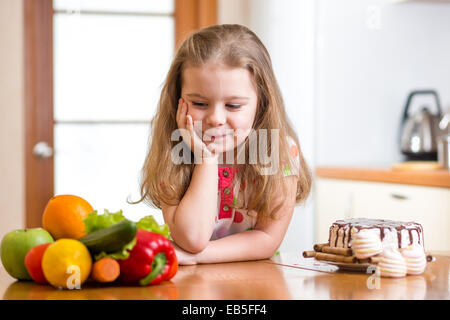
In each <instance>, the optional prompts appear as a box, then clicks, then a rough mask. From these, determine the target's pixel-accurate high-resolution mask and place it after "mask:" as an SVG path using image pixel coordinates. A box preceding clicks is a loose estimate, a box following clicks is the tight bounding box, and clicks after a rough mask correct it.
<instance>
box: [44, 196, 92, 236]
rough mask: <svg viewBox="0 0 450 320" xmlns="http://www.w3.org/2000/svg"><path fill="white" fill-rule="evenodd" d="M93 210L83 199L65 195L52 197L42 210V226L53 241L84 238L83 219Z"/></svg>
mask: <svg viewBox="0 0 450 320" xmlns="http://www.w3.org/2000/svg"><path fill="white" fill-rule="evenodd" d="M93 210H94V209H93V208H92V206H91V205H90V204H89V202H87V201H86V200H85V199H83V198H81V197H78V196H75V195H70V194H65V195H57V196H54V197H52V198H51V199H50V200H49V202H48V203H47V206H46V207H45V209H44V214H43V215H42V226H43V227H44V229H45V230H47V231H48V232H50V234H51V235H52V237H53V238H54V239H55V240H58V239H61V238H70V239H80V238H81V237H83V236H85V235H86V233H85V229H86V227H85V225H84V222H83V219H84V218H86V217H87V216H88V215H89V213H91V212H92V211H93Z"/></svg>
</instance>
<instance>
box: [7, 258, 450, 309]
mask: <svg viewBox="0 0 450 320" xmlns="http://www.w3.org/2000/svg"><path fill="white" fill-rule="evenodd" d="M435 257H436V261H434V262H431V263H428V265H427V269H426V271H425V273H423V274H422V275H420V276H407V277H405V278H401V279H387V278H382V279H375V278H374V275H372V274H366V273H357V272H344V271H342V270H337V268H336V267H334V266H329V265H326V264H323V263H320V262H316V261H315V260H314V259H311V258H310V259H305V258H303V257H302V256H301V253H300V252H298V253H290V252H288V253H281V254H280V255H278V256H276V257H273V258H272V259H270V260H260V261H252V262H235V263H223V264H210V265H195V266H181V267H180V269H179V271H178V273H177V274H176V276H175V277H174V278H173V279H172V281H170V282H165V283H162V284H160V285H157V286H150V287H119V286H113V285H97V284H94V283H88V284H83V286H82V289H81V290H57V289H54V288H53V287H51V286H45V285H38V284H36V283H33V282H30V281H15V280H14V279H13V278H11V277H10V276H9V275H8V274H7V273H6V271H5V269H4V268H3V267H2V268H0V297H2V298H3V299H39V300H47V299H49V300H52V299H58V300H66V299H94V300H97V299H123V300H127V299H133V300H141V299H182V300H188V299H189V300H190V299H192V300H195V299H236V300H241V299H255V300H265V299H446V300H448V299H450V287H449V286H450V255H438V254H435ZM311 269H315V270H311ZM377 281H378V282H377ZM377 283H378V284H379V287H378V289H377ZM371 288H372V289H371Z"/></svg>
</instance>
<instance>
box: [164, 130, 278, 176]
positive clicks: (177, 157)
mask: <svg viewBox="0 0 450 320" xmlns="http://www.w3.org/2000/svg"><path fill="white" fill-rule="evenodd" d="M201 125H202V124H201V121H195V122H194V133H193V134H194V135H197V137H192V135H191V133H190V131H189V130H187V129H176V130H174V131H173V132H172V134H171V137H170V139H171V141H175V142H179V143H177V144H176V145H175V146H174V147H173V148H172V150H171V160H172V162H173V163H174V164H177V165H178V164H182V163H184V164H192V163H195V164H198V163H202V162H203V161H205V157H204V156H205V152H206V153H207V152H208V151H207V150H205V148H203V149H202V147H201V145H202V144H203V145H205V144H204V143H205V142H210V143H211V144H214V145H215V146H218V145H220V146H221V147H222V150H218V153H217V160H218V162H219V163H223V164H227V165H232V164H257V163H259V164H261V165H262V166H263V167H262V168H261V174H262V175H273V174H276V173H277V172H278V169H279V149H280V148H279V145H280V143H279V141H280V140H279V139H280V130H279V129H270V130H268V129H258V130H255V129H247V130H243V129H237V130H233V129H227V130H225V131H221V132H217V131H216V130H215V129H208V130H205V131H204V132H203V131H202V128H201ZM216 135H217V136H220V138H219V139H220V141H219V142H217V139H215V136H216ZM269 135H270V140H269ZM246 137H248V159H246V152H245V143H243V141H241V142H240V144H239V145H238V143H239V142H238V141H239V140H240V139H241V140H245V138H246ZM196 139H197V143H196V142H195V140H196ZM190 141H194V142H193V146H192V147H191V143H190ZM219 149H220V148H219ZM222 151H223V152H222ZM269 153H270V154H269ZM193 154H194V156H193Z"/></svg>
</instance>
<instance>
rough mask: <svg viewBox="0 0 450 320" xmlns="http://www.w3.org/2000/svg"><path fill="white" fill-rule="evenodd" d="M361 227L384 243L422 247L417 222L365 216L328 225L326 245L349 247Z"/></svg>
mask: <svg viewBox="0 0 450 320" xmlns="http://www.w3.org/2000/svg"><path fill="white" fill-rule="evenodd" d="M362 229H372V230H373V232H374V233H375V234H376V235H378V236H379V237H380V240H381V242H383V243H384V244H385V245H386V244H389V245H392V246H397V248H399V249H402V248H406V247H407V246H409V245H412V244H419V245H421V246H422V247H424V239H423V228H422V226H421V225H420V224H419V223H416V222H401V221H393V220H383V219H367V218H355V219H344V220H337V221H336V222H334V223H333V224H332V225H331V227H330V234H329V238H328V245H329V246H330V247H336V248H351V247H352V239H354V236H355V235H356V233H358V232H359V231H360V230H362Z"/></svg>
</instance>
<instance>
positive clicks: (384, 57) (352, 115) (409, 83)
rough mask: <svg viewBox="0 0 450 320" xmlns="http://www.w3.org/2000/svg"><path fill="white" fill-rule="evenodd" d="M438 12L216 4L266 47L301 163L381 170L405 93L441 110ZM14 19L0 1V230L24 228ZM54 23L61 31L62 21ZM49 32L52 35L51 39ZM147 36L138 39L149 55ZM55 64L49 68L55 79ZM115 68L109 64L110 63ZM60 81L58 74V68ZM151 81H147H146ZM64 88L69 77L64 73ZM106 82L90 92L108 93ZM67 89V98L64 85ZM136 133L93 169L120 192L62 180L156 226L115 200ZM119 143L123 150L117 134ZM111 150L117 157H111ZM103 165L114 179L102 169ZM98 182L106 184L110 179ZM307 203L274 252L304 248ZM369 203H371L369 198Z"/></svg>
mask: <svg viewBox="0 0 450 320" xmlns="http://www.w3.org/2000/svg"><path fill="white" fill-rule="evenodd" d="M61 2H64V1H61ZM168 2H171V1H169V0H168ZM169 7H170V5H169ZM449 17H450V1H426V0H423V1H402V2H398V1H392V0H383V1H381V0H338V1H336V0H316V1H314V0H301V1H299V0H283V1H278V0H218V23H239V24H243V25H246V26H248V27H249V28H251V29H252V30H253V31H254V32H255V33H256V34H257V35H258V36H259V37H260V38H261V39H262V41H263V42H264V43H265V44H266V46H267V48H268V50H269V52H270V53H271V56H272V60H273V65H274V68H275V73H276V75H277V77H278V81H279V84H280V87H281V90H282V92H283V96H284V100H285V103H286V108H287V109H288V114H289V115H290V117H291V120H292V122H293V123H294V125H295V127H296V129H297V133H298V136H299V139H300V142H301V144H302V149H303V152H304V154H305V157H306V159H307V161H308V163H309V164H310V166H311V169H312V170H314V169H315V168H317V167H320V166H353V167H386V168H388V167H389V166H390V165H391V164H392V163H395V162H399V161H401V160H402V159H403V158H402V155H401V153H400V151H399V146H398V133H399V126H400V119H401V115H402V112H403V108H404V104H405V100H406V97H407V95H408V93H409V92H410V91H411V90H414V89H429V88H432V89H435V90H436V91H437V92H438V93H439V95H440V99H441V104H442V107H443V108H445V109H449V108H450V59H449V56H450V41H449V39H450V19H449ZM23 19H24V17H23V2H22V1H21V0H0V48H1V50H0V112H1V113H0V137H1V138H0V150H1V159H0V177H1V178H0V205H1V207H0V217H1V224H0V237H2V236H3V235H4V234H5V233H6V232H8V231H9V230H12V229H17V228H21V227H23V226H24V225H25V214H24V211H25V209H24V208H25V203H24V201H25V193H24V192H25V184H24V183H25V182H24V181H25V171H24V161H25V159H24V139H25V138H24V133H25V132H24V114H25V105H24V98H23V90H24V78H23V71H24V66H23V32H24V30H23ZM60 25H61V29H60V30H63V27H64V22H61V24H60ZM66 27H67V25H66ZM168 28H170V25H169V26H168ZM57 36H58V34H57V33H55V39H57ZM154 36H155V37H157V36H158V35H157V34H154ZM146 38H147V39H148V38H149V37H146ZM61 41H62V42H63V40H61ZM146 41H147V40H146ZM152 41H153V40H151V39H150V40H148V42H147V44H146V48H148V50H150V51H152V45H153V44H154V43H153V42H152ZM158 41H164V40H163V39H162V40H158ZM62 42H61V43H62ZM158 43H159V44H161V42H158ZM75 44H76V43H75ZM56 45H57V44H55V46H56ZM65 45H66V46H61V47H55V50H56V48H59V49H58V50H61V51H60V52H63V51H64V50H66V51H68V52H69V51H70V45H74V43H72V44H71V43H70V42H69V43H66V44H65ZM162 47H164V45H162ZM164 48H165V49H160V48H159V46H158V47H157V50H155V51H158V50H159V52H160V53H161V52H162V54H161V55H164V52H166V51H163V50H166V49H167V48H169V49H170V47H168V46H165V47H164ZM75 49H76V48H75ZM153 50H154V48H153ZM75 54H76V53H75ZM92 54H95V52H92ZM161 55H157V56H155V59H161V60H164V61H161V63H160V65H161V66H162V67H161V70H165V68H163V67H165V66H167V64H168V63H169V61H170V57H167V55H166V56H165V57H161ZM158 57H160V58H158ZM55 59H57V56H56V57H55ZM55 61H56V60H55ZM130 63H131V62H130ZM58 70H59V69H58V67H56V66H55V77H57V76H58ZM60 70H64V67H61V68H60ZM117 70H118V71H121V66H120V65H118V66H117ZM161 70H158V71H157V72H156V73H155V74H158V75H159V76H160V77H161V78H160V81H159V82H161V81H162V79H163V78H162V77H163V71H161ZM60 76H61V77H64V73H61V75H60ZM66 80H67V81H69V82H67V81H66V82H65V83H70V79H66ZM152 81H153V80H152ZM155 81H156V82H155ZM154 82H155V83H158V79H156V80H154ZM74 83H77V82H76V81H75V80H74ZM131 84H132V85H135V86H139V87H140V88H145V83H143V79H138V78H136V81H134V80H133V81H131ZM78 85H79V84H78ZM107 85H108V84H106V85H105V86H104V87H103V88H100V89H99V90H103V89H104V90H108V88H107ZM55 89H56V88H55ZM78 89H79V88H78ZM156 89H157V87H152V90H156ZM68 90H69V91H68V92H69V93H70V88H68ZM61 92H64V91H61ZM55 94H56V95H57V94H58V93H55ZM55 98H57V96H55ZM64 98H66V99H68V98H70V99H68V100H71V99H72V100H75V101H76V102H82V101H83V100H82V99H80V96H73V95H72V96H70V97H69V96H64V95H63V96H61V99H62V100H64ZM81 98H82V97H81ZM422 100H423V101H419V102H417V101H416V102H415V105H414V106H415V107H418V106H421V104H422V103H428V102H429V101H428V100H427V99H425V98H424V99H422ZM56 101H57V99H55V103H56ZM135 103H136V104H139V103H142V101H137V100H136V101H135ZM155 103H156V102H155ZM55 107H56V106H55ZM117 117H121V115H120V114H118V115H117ZM62 118H64V115H63V114H62V113H61V119H62ZM143 118H144V117H143ZM67 128H69V129H67ZM67 128H66V129H67V130H70V127H67ZM58 130H62V131H64V130H65V129H64V128H63V127H61V129H57V128H55V132H58ZM136 130H137V131H138V134H141V133H143V134H142V135H141V139H142V141H138V142H136V145H135V149H133V150H128V149H127V151H126V152H128V153H129V154H132V155H133V157H136V158H135V160H136V161H133V165H128V166H127V165H122V166H116V169H115V170H114V167H111V168H110V169H111V170H112V171H108V172H105V173H104V174H105V175H106V176H105V177H104V178H105V179H110V180H109V181H111V183H115V185H116V186H117V187H116V189H117V190H118V188H119V189H120V188H122V189H120V190H121V192H124V193H122V194H121V197H120V196H119V198H120V199H119V200H118V199H117V196H116V195H114V196H112V195H111V193H108V192H104V193H102V194H98V195H97V198H96V199H90V198H89V187H85V188H84V189H83V186H82V185H76V186H74V187H73V189H72V191H73V192H74V193H75V194H79V195H83V194H81V193H82V192H85V193H86V194H87V195H86V196H85V197H86V198H87V200H89V201H91V203H92V204H93V206H94V207H95V208H96V209H100V210H102V208H103V207H105V208H106V209H109V210H115V209H123V210H124V213H125V215H128V216H129V217H130V218H133V219H134V218H137V217H138V216H143V215H146V214H148V213H149V212H150V213H152V214H154V215H155V216H156V217H157V218H158V220H159V221H160V222H162V217H161V215H160V213H159V212H158V211H154V210H152V209H147V208H146V207H145V206H144V205H141V206H133V207H131V206H130V205H127V204H126V202H125V200H126V196H127V194H126V193H127V190H128V192H129V193H133V198H134V199H135V198H136V196H137V193H136V186H137V177H138V172H137V170H138V169H139V168H140V166H141V163H139V161H142V160H143V158H142V157H143V155H144V153H145V144H146V136H145V134H146V130H141V131H139V129H136ZM112 132H114V130H112ZM69 136H70V134H69ZM75 136H76V134H75ZM71 137H72V140H71V141H72V142H71V143H66V144H64V143H62V145H61V147H60V149H59V150H58V147H57V141H55V157H56V158H55V161H58V159H57V157H63V156H64V154H65V153H64V152H62V150H63V149H64V148H65V147H68V145H69V144H70V145H71V146H73V147H74V148H82V147H83V146H82V145H76V143H77V141H78V142H79V141H80V140H79V138H74V135H72V136H71ZM68 139H69V138H68ZM67 141H69V140H67ZM120 145H123V146H126V145H128V146H129V144H127V141H124V142H123V144H120ZM129 148H133V146H129ZM69 149H70V148H69ZM66 151H67V152H70V150H66ZM106 151H108V150H106ZM106 151H105V152H106ZM115 151H117V150H115ZM122 151H123V150H122ZM58 152H59V154H58ZM91 152H92V150H91ZM99 152H100V151H99ZM109 152H111V150H109ZM111 154H117V155H118V157H119V158H120V156H119V155H120V154H121V152H120V150H119V151H117V152H115V153H114V152H112V153H111ZM122 158H123V159H122ZM122 158H120V159H119V160H118V162H117V164H123V163H124V161H125V163H127V162H126V161H129V160H127V159H126V158H127V157H122ZM141 158H142V160H138V159H141ZM61 159H64V158H61ZM74 161H75V162H74V164H73V165H77V163H78V165H79V163H80V162H79V161H77V160H76V159H75V160H74ZM80 161H81V160H80ZM85 162H86V161H85ZM84 165H86V166H87V165H89V163H85V164H84ZM96 165H97V166H101V165H102V164H101V163H98V164H96ZM57 167H58V166H56V170H58V169H57ZM60 167H61V168H63V165H61V166H60ZM91 170H92V172H89V175H91V176H92V175H93V174H95V168H94V167H92V168H91ZM126 170H128V171H126ZM61 172H62V173H61V177H62V175H63V174H65V173H64V172H67V170H63V169H61ZM111 172H114V175H115V176H111ZM108 174H109V175H110V176H109V177H108V176H107V175H108ZM60 179H62V178H60ZM122 179H124V180H126V181H122ZM62 180H64V179H62ZM67 180H70V176H67V179H66V181H67ZM130 181H132V182H131V183H130ZM103 182H104V183H105V185H107V184H108V183H106V182H105V181H103ZM133 183H134V184H133ZM55 184H56V190H58V188H59V189H60V190H61V192H63V191H65V190H69V189H70V186H64V185H63V184H64V181H62V182H58V175H56V178H55ZM58 184H59V187H58ZM123 185H126V186H125V187H123ZM109 187H111V188H114V185H112V186H109ZM65 188H66V189H65ZM92 188H94V187H92ZM127 188H128V189H127ZM97 189H98V188H97ZM106 189H107V188H106V187H105V190H106ZM111 192H113V191H111ZM315 199H316V198H315V190H313V193H312V195H311V197H310V198H309V199H308V201H307V202H306V203H305V204H303V205H302V206H300V207H298V208H296V212H295V214H294V218H293V220H292V223H291V225H290V227H289V230H288V233H287V235H286V238H285V240H284V242H283V244H282V247H281V248H280V249H281V250H295V251H301V250H308V249H310V248H312V245H313V243H314V242H315V228H314V223H315V217H314V215H315V205H316V203H315ZM369 201H370V200H369ZM372 201H376V195H374V199H373V200H372ZM370 205H371V203H367V206H370Z"/></svg>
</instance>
